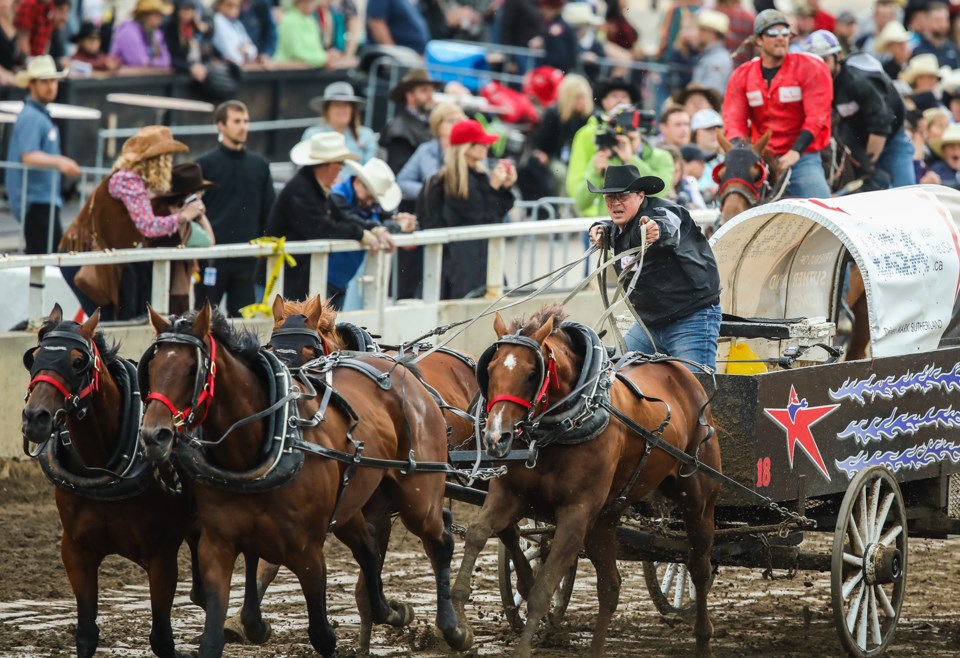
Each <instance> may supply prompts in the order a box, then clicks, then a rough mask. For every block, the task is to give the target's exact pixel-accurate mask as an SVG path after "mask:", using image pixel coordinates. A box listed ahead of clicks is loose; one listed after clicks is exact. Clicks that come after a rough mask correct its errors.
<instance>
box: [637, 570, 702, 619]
mask: <svg viewBox="0 0 960 658" xmlns="http://www.w3.org/2000/svg"><path fill="white" fill-rule="evenodd" d="M642 564H643V580H644V581H645V582H646V583H647V591H648V592H650V600H651V601H653V605H654V606H656V608H657V612H659V613H660V614H661V615H663V616H664V617H679V618H681V619H693V618H694V617H695V616H696V614H697V590H696V588H695V587H694V586H693V579H692V578H691V577H690V572H689V571H688V570H687V565H686V564H685V563H683V562H649V561H646V560H644V561H643V562H642ZM710 582H711V583H712V582H713V575H712V574H711V576H710Z"/></svg>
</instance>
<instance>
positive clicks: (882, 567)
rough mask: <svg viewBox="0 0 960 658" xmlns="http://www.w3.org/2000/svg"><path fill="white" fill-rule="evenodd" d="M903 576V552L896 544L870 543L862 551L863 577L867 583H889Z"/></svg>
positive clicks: (897, 580)
mask: <svg viewBox="0 0 960 658" xmlns="http://www.w3.org/2000/svg"><path fill="white" fill-rule="evenodd" d="M902 577H903V554H902V553H901V552H900V549H898V548H897V547H896V546H884V545H883V544H881V543H879V542H878V543H875V544H870V545H868V546H867V548H866V550H865V551H864V552H863V579H864V580H865V581H866V583H867V584H868V585H889V584H891V583H896V582H899V580H900V578H902Z"/></svg>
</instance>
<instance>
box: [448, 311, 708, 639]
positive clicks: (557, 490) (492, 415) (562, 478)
mask: <svg viewBox="0 0 960 658" xmlns="http://www.w3.org/2000/svg"><path fill="white" fill-rule="evenodd" d="M564 317H565V314H564V313H563V309H562V306H560V305H553V306H547V307H545V308H542V309H541V310H540V311H539V312H538V313H537V314H535V315H534V316H533V317H532V318H530V320H529V321H524V320H523V319H522V318H521V319H515V320H513V321H512V322H511V323H510V325H509V326H507V325H506V324H505V323H504V321H503V319H502V318H501V317H500V315H499V314H498V315H497V316H496V318H495V320H494V325H493V327H494V331H495V332H496V335H497V342H496V343H494V345H493V346H491V348H490V349H489V350H488V351H487V352H485V354H484V356H481V357H480V362H479V365H478V369H477V377H478V379H479V380H480V388H481V392H482V394H484V397H485V398H486V399H487V400H488V402H486V412H487V420H486V426H485V428H484V431H483V445H484V448H485V449H486V451H487V452H488V453H489V454H490V455H492V456H494V457H503V456H505V455H507V454H508V453H509V452H510V450H511V447H512V445H513V443H514V441H516V440H518V439H519V440H523V441H526V442H527V444H528V446H530V449H531V450H532V449H533V446H532V445H530V443H531V440H532V439H537V434H536V433H535V432H536V430H535V429H534V428H535V427H536V423H537V421H538V419H541V418H543V415H542V412H543V411H544V409H545V408H547V407H549V406H550V405H551V404H556V401H559V400H565V399H567V396H568V395H569V394H570V393H571V391H572V390H573V389H574V387H577V388H580V385H579V384H578V382H579V376H580V373H581V370H582V369H583V368H584V363H585V357H586V355H585V354H584V353H580V350H579V349H578V348H577V347H576V346H575V344H574V340H573V338H572V337H573V333H572V332H571V330H569V329H568V328H567V326H568V325H561V321H562V320H563V319H564ZM596 343H599V339H596ZM587 349H588V350H589V347H588V348H587ZM600 349H602V345H600ZM604 363H605V361H604ZM609 376H611V373H610V372H609V367H608V366H607V367H605V368H603V369H601V370H600V371H599V372H598V377H600V378H603V377H609ZM599 381H601V380H599V379H598V382H599ZM598 385H599V386H600V388H601V389H603V388H604V386H605V384H599V383H598ZM606 385H609V404H610V405H611V406H612V407H613V408H614V409H616V410H619V411H620V412H622V413H623V414H625V415H626V416H627V417H629V418H630V419H632V420H633V422H635V423H637V424H639V425H640V426H642V427H644V428H659V429H657V430H653V431H654V433H657V432H660V436H661V437H662V439H663V440H664V441H666V442H668V443H670V444H672V445H673V446H676V447H677V448H679V449H680V450H682V451H683V452H685V453H687V454H688V455H696V456H697V457H698V458H699V459H700V461H701V462H702V463H704V464H707V465H709V466H711V467H713V468H714V469H717V470H719V469H720V448H719V445H718V443H717V441H716V439H713V440H709V439H710V438H711V437H712V436H713V431H712V427H711V425H712V417H711V415H710V411H709V407H708V400H707V395H706V393H705V392H704V390H703V388H702V386H701V385H700V383H699V382H698V381H697V379H696V378H695V377H694V376H693V375H692V374H691V372H690V371H689V370H687V368H686V367H684V366H683V365H681V364H680V363H677V362H676V361H660V362H654V363H647V364H643V365H634V366H626V367H624V368H622V369H620V370H619V371H617V372H616V376H615V377H614V378H613V381H612V382H610V381H606ZM640 391H642V396H638V395H637V393H638V392H640ZM577 397H578V396H577V395H575V396H573V399H575V398H577ZM665 418H666V420H665ZM538 440H539V439H538ZM655 489H656V490H659V491H660V492H662V493H663V494H665V495H666V496H667V497H669V498H670V499H672V500H674V501H676V502H677V504H678V505H679V506H680V509H681V511H682V514H683V519H684V523H685V526H686V529H687V536H688V538H689V541H690V554H689V560H688V566H689V570H690V575H691V577H692V578H693V582H694V584H695V586H696V625H695V633H696V648H697V653H698V654H700V655H709V654H710V639H711V637H712V635H713V626H712V624H711V621H710V619H709V616H708V614H707V593H708V590H709V587H710V573H711V566H710V551H711V547H712V545H713V537H714V530H715V526H714V506H715V503H716V499H717V495H718V493H719V485H718V483H717V482H716V481H715V480H712V479H710V478H709V477H708V476H707V475H706V474H705V473H703V472H702V471H693V472H692V473H686V472H683V473H682V472H681V468H680V463H679V462H678V461H677V459H676V458H674V457H671V456H670V455H668V454H667V453H666V452H664V451H662V450H652V451H649V450H648V449H647V443H646V441H645V440H644V439H643V438H642V437H641V436H640V435H639V434H637V433H635V432H634V431H633V430H631V429H630V428H628V427H627V426H626V425H625V424H623V423H622V422H621V421H619V420H617V419H616V418H615V417H614V416H613V415H611V417H610V418H609V423H608V424H606V425H605V426H603V425H601V426H600V429H599V433H598V434H596V435H595V438H593V439H591V440H584V441H583V442H580V443H575V444H566V445H548V446H547V447H543V448H541V449H539V456H538V457H537V462H536V467H535V468H527V467H526V466H525V465H523V464H517V463H516V462H509V463H508V467H507V472H506V474H505V475H503V476H501V477H499V478H497V479H494V480H492V481H491V482H490V490H489V493H488V494H487V498H486V501H485V502H484V505H483V508H482V510H481V513H480V518H479V519H478V520H477V522H476V523H474V524H473V525H472V526H471V527H470V529H469V530H468V531H467V536H466V543H465V546H464V556H463V561H462V562H461V564H460V571H459V573H458V575H457V580H456V584H455V586H454V589H453V598H454V605H455V607H456V609H457V614H459V615H460V618H461V621H462V623H464V624H465V625H466V621H465V619H464V606H465V604H466V602H467V601H468V600H469V597H470V589H471V578H472V576H473V571H474V568H475V566H476V560H477V556H478V555H479V553H480V551H481V550H482V549H483V547H484V545H485V544H486V541H487V539H488V538H489V537H490V535H492V534H500V533H503V532H504V531H508V529H509V528H510V527H511V526H513V525H514V524H515V523H516V522H517V521H518V520H519V519H521V518H522V517H525V516H532V517H534V518H540V519H552V520H553V521H554V522H555V523H556V530H555V533H554V536H553V541H552V546H551V549H550V552H549V555H548V557H547V559H546V561H545V562H544V563H543V565H542V567H541V568H540V570H539V571H538V572H537V574H536V576H535V578H534V579H533V581H532V584H530V583H528V584H527V587H528V588H529V596H528V598H527V601H528V615H527V621H526V625H525V626H524V628H523V632H522V634H521V636H520V640H519V642H518V644H517V645H516V647H515V651H514V655H515V656H521V657H526V656H529V655H530V653H531V645H532V641H533V636H534V633H535V632H536V630H537V627H538V624H539V623H540V621H541V620H542V619H544V617H545V615H546V614H547V612H548V610H549V606H550V602H551V599H552V597H553V595H554V592H555V591H556V589H557V587H558V585H559V584H560V581H561V579H562V577H563V576H564V575H565V574H567V573H568V571H569V569H570V568H571V566H572V565H573V564H574V561H575V560H576V559H577V556H578V554H579V553H580V551H581V550H584V551H585V552H586V555H587V557H588V558H589V559H590V561H591V562H593V565H594V567H595V568H596V572H597V597H598V600H599V609H598V616H597V622H596V625H595V626H594V632H593V640H592V643H591V649H590V652H591V655H593V656H599V655H601V654H602V653H603V647H604V643H605V640H606V636H607V631H608V628H609V625H610V621H611V618H612V616H613V613H614V611H615V610H616V608H617V604H618V600H619V595H620V575H619V572H618V570H617V562H616V561H617V539H616V529H617V525H618V523H619V519H620V515H621V513H622V512H623V510H624V509H625V507H627V506H629V505H631V504H632V503H634V502H635V501H637V500H639V499H641V498H643V497H644V496H646V495H647V494H650V493H652V492H653V491H654V490H655ZM520 575H521V574H519V573H518V576H520ZM527 577H528V578H529V577H530V575H529V574H527Z"/></svg>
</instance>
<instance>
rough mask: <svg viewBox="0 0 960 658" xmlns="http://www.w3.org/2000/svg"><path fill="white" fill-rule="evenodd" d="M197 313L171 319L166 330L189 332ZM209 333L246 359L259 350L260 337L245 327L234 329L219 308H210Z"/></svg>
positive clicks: (251, 359) (253, 356)
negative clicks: (171, 322)
mask: <svg viewBox="0 0 960 658" xmlns="http://www.w3.org/2000/svg"><path fill="white" fill-rule="evenodd" d="M198 313H199V311H188V312H187V313H185V314H183V315H181V316H180V317H178V318H177V319H176V320H174V321H173V324H172V325H170V329H169V330H168V331H170V333H174V334H189V333H190V330H191V328H192V327H193V321H194V320H195V319H196V318H197V314H198ZM210 334H211V335H212V336H213V337H214V338H216V339H217V342H218V343H220V344H221V345H223V346H224V347H226V348H227V349H228V350H230V351H231V352H233V353H234V354H237V355H238V356H241V357H243V358H244V359H246V360H247V361H253V359H254V358H255V357H256V356H257V353H258V352H259V351H260V338H259V337H258V336H257V335H256V334H255V333H253V332H251V331H248V330H247V329H236V328H234V327H233V326H231V324H230V323H229V322H227V318H226V317H224V315H223V313H221V312H220V309H219V308H213V309H212V313H211V315H210Z"/></svg>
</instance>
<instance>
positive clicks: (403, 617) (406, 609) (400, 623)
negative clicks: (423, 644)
mask: <svg viewBox="0 0 960 658" xmlns="http://www.w3.org/2000/svg"><path fill="white" fill-rule="evenodd" d="M388 603H389V605H390V607H391V608H392V609H393V611H394V612H395V613H397V615H398V619H395V620H394V621H391V622H390V625H391V626H396V627H397V628H403V627H404V626H407V625H408V624H409V623H410V622H412V621H413V618H414V617H415V614H414V611H413V606H412V605H410V604H409V603H403V602H401V601H389V602H388ZM392 616H393V615H391V617H392Z"/></svg>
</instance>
